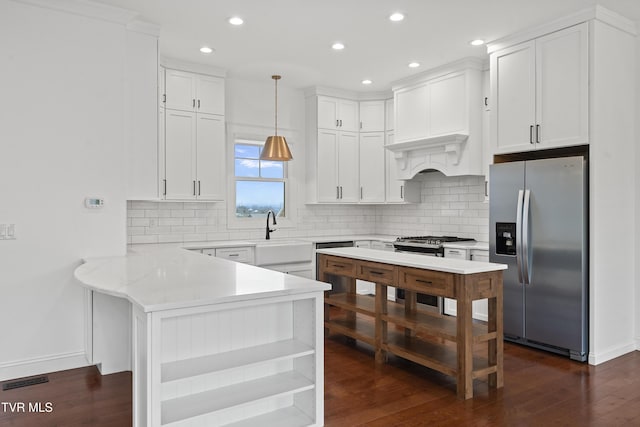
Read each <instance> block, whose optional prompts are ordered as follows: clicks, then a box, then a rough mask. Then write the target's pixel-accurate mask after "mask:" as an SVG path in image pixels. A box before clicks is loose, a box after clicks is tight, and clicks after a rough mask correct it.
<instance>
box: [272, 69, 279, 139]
mask: <svg viewBox="0 0 640 427" xmlns="http://www.w3.org/2000/svg"><path fill="white" fill-rule="evenodd" d="M272 78H273V80H275V81H276V120H275V121H276V134H275V136H278V79H279V78H280V76H272Z"/></svg>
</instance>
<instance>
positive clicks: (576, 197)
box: [489, 156, 589, 361]
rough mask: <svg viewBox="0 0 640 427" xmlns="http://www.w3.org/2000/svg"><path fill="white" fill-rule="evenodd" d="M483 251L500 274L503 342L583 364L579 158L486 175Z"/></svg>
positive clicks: (509, 166) (583, 168)
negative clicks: (487, 202) (499, 266)
mask: <svg viewBox="0 0 640 427" xmlns="http://www.w3.org/2000/svg"><path fill="white" fill-rule="evenodd" d="M489 222H490V227H491V228H490V232H489V250H490V252H489V253H490V255H489V256H490V260H491V262H498V263H503V264H508V266H509V268H508V269H507V270H506V271H505V272H504V334H505V339H506V340H509V341H515V342H518V343H521V344H525V345H529V346H532V347H537V348H542V349H546V350H549V351H552V352H556V353H560V354H564V355H567V356H569V357H571V359H574V360H580V361H585V360H586V358H587V353H588V324H589V322H588V313H589V311H588V310H589V305H588V286H589V278H588V270H589V267H588V260H589V256H588V229H589V225H588V223H589V221H588V172H587V161H586V159H585V158H584V157H581V156H579V157H561V158H553V159H542V160H527V161H517V162H509V163H499V164H495V165H492V166H491V170H490V211H489Z"/></svg>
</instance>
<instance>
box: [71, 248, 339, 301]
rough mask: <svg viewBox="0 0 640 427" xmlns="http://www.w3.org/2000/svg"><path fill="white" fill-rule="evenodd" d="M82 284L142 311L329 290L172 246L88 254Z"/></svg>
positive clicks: (80, 271) (82, 268)
mask: <svg viewBox="0 0 640 427" xmlns="http://www.w3.org/2000/svg"><path fill="white" fill-rule="evenodd" d="M74 274H75V277H76V279H78V280H79V281H80V282H81V283H82V284H83V285H84V286H86V287H87V288H90V289H92V290H95V291H98V292H102V293H105V294H108V295H112V296H117V297H122V298H126V299H128V300H129V301H131V302H132V303H134V304H137V305H139V306H140V307H141V308H142V309H143V310H144V311H145V312H150V311H158V310H168V309H174V308H184V307H194V306H199V305H207V304H218V303H226V302H233V301H246V300H251V299H258V298H265V297H273V296H280V295H291V294H297V293H306V292H313V291H325V290H329V289H331V285H329V284H326V283H322V282H318V281H315V280H310V279H305V278H302V277H296V276H292V275H288V274H284V273H280V272H277V271H271V270H266V269H263V268H259V267H255V266H252V265H247V264H241V263H236V262H232V261H228V260H224V259H220V258H215V257H208V256H203V255H199V254H196V253H192V252H190V251H187V250H183V249H178V248H169V249H159V250H156V251H150V252H145V253H130V254H128V255H125V256H116V257H102V258H89V259H87V260H86V262H85V263H84V264H82V265H81V266H79V267H78V268H77V269H76V270H75V273H74Z"/></svg>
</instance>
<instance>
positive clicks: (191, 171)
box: [160, 69, 226, 200]
mask: <svg viewBox="0 0 640 427" xmlns="http://www.w3.org/2000/svg"><path fill="white" fill-rule="evenodd" d="M165 94H166V98H164V99H165V100H166V102H165V103H164V107H165V108H162V107H161V108H160V110H161V112H162V110H164V114H161V116H160V120H161V121H162V119H163V116H164V122H163V123H161V127H162V125H164V126H163V130H164V132H161V136H163V138H162V139H161V140H160V146H161V148H162V149H161V150H160V151H161V155H160V162H161V165H160V170H161V192H162V194H163V196H164V198H165V199H167V200H223V199H224V193H225V183H226V174H225V154H224V153H225V122H224V79H222V78H220V77H215V76H207V75H203V74H196V73H189V72H186V71H177V70H171V69H166V70H165Z"/></svg>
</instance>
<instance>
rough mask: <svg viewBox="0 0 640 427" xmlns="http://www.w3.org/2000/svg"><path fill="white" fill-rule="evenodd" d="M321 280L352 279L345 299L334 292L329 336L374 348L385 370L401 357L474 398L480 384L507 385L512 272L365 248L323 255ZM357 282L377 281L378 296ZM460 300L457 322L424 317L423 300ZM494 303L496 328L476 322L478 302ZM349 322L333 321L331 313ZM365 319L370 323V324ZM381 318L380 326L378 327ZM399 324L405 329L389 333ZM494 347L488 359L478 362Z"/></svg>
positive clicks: (443, 317) (439, 316)
mask: <svg viewBox="0 0 640 427" xmlns="http://www.w3.org/2000/svg"><path fill="white" fill-rule="evenodd" d="M317 253H318V255H319V256H318V263H319V266H318V267H319V277H318V280H321V281H329V277H330V276H332V275H333V276H342V277H346V278H348V279H349V281H348V283H349V286H348V289H347V291H346V292H345V293H328V292H327V293H326V295H325V329H326V330H328V331H329V332H330V333H331V332H335V333H340V334H343V335H346V336H348V337H350V338H353V339H355V340H359V341H363V342H365V343H368V344H370V345H371V346H373V347H374V349H375V358H376V362H377V363H385V362H386V360H387V353H393V354H395V355H397V356H400V357H402V358H405V359H408V360H411V361H413V362H415V363H418V364H420V365H423V366H426V367H428V368H431V369H434V370H437V371H439V372H442V373H444V374H446V375H450V376H453V377H455V378H456V381H457V395H458V397H459V398H461V399H469V398H472V397H473V380H474V379H476V378H484V377H487V378H488V382H489V386H491V387H495V388H501V387H502V386H503V329H502V270H504V269H506V268H507V266H506V265H504V264H494V263H487V262H476V261H465V260H457V259H447V258H438V257H428V256H424V255H417V254H406V253H397V252H386V251H378V250H373V249H365V248H336V249H321V250H318V251H317ZM356 279H359V280H366V281H369V282H374V283H375V284H376V293H375V296H371V295H358V294H356V292H355V290H356ZM387 286H394V287H397V288H402V289H404V290H405V295H406V298H405V303H404V304H400V303H395V302H392V301H388V300H387ZM418 293H422V294H428V295H435V296H439V297H446V298H451V299H455V300H456V301H457V317H452V316H446V315H442V314H439V313H433V312H428V311H424V310H420V309H419V308H418V305H417V303H416V294H418ZM485 298H486V299H488V307H489V316H488V321H487V322H486V323H485V322H476V321H474V320H473V319H472V303H473V301H474V300H479V299H485ZM331 306H334V307H339V308H340V309H341V312H342V315H340V316H335V317H333V318H332V317H330V313H329V307H331ZM362 316H365V317H368V318H369V319H366V318H364V319H363V317H362ZM372 319H373V322H372V321H371V320H372ZM389 325H395V326H397V327H389ZM482 343H486V344H487V353H486V357H477V352H475V353H476V355H474V347H475V346H476V345H477V344H482Z"/></svg>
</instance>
